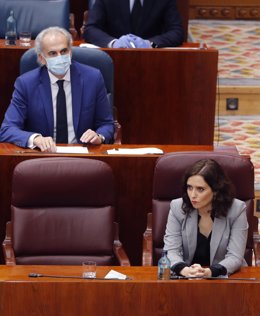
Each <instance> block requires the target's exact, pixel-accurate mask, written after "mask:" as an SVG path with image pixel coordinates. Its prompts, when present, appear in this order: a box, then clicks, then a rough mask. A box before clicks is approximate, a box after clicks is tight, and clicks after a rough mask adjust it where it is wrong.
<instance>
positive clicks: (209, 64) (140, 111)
mask: <svg viewBox="0 0 260 316" xmlns="http://www.w3.org/2000/svg"><path fill="white" fill-rule="evenodd" d="M194 46H195V45H192V46H191V45H188V46H187V45H186V47H183V48H173V49H135V50H133V49H104V50H105V51H106V52H107V53H108V54H109V55H110V56H111V57H112V59H113V61H114V66H115V89H114V91H115V95H114V105H115V106H116V107H117V109H118V118H119V122H120V123H121V125H122V126H123V135H122V141H123V143H124V144H176V145H181V144H187V145H188V144H190V145H212V144H213V132H214V117H215V99H216V81H217V62H218V52H217V51H216V50H215V49H204V50H200V49H198V48H196V47H194ZM197 46H198V45H197ZM23 53H24V48H22V47H20V46H15V47H12V48H10V47H6V46H5V45H4V42H3V40H0V69H1V76H0V89H1V90H0V93H1V107H0V122H2V119H3V117H4V113H5V111H6V109H7V107H8V105H9V103H10V99H11V95H12V91H13V85H14V81H15V79H16V77H17V76H18V74H19V59H20V57H21V55H22V54H23ZM7 61H8V62H7Z"/></svg>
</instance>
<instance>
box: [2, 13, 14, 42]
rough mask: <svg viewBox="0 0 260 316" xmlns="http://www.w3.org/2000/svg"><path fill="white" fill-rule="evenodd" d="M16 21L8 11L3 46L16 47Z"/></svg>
mask: <svg viewBox="0 0 260 316" xmlns="http://www.w3.org/2000/svg"><path fill="white" fill-rule="evenodd" d="M16 39H17V33H16V20H15V18H14V11H13V10H11V11H10V16H9V17H8V19H7V21H6V33H5V45H16Z"/></svg>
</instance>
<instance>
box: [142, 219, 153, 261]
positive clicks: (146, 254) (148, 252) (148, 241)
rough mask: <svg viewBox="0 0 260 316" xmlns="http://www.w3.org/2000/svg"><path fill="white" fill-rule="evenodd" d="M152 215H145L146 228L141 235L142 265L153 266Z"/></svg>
mask: <svg viewBox="0 0 260 316" xmlns="http://www.w3.org/2000/svg"><path fill="white" fill-rule="evenodd" d="M152 219H153V217H152V213H148V214H147V227H146V230H145V232H144V234H143V255H142V265H143V266H152V265H153V235H152Z"/></svg>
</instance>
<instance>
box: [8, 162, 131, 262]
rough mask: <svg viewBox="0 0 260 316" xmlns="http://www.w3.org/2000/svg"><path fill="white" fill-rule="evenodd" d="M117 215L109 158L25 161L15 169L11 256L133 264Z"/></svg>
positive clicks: (16, 259)
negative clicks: (119, 227) (106, 160)
mask: <svg viewBox="0 0 260 316" xmlns="http://www.w3.org/2000/svg"><path fill="white" fill-rule="evenodd" d="M114 220H115V185H114V176H113V172H112V169H111V168H110V166H109V165H108V164H106V163H105V162H102V161H99V160H95V159H87V158H70V157H52V158H38V159H31V160H30V159H29V160H26V161H23V162H21V163H19V164H18V165H17V166H16V167H15V169H14V173H13V183H12V199H11V222H8V223H7V229H6V238H5V241H4V243H3V251H4V256H5V262H6V264H8V265H15V264H23V265H27V264H36V265H81V264H82V262H84V261H87V260H92V261H96V262H97V264H98V265H130V262H129V260H128V257H127V255H126V254H125V252H124V249H123V247H122V244H121V243H120V241H119V239H118V228H117V224H116V223H114Z"/></svg>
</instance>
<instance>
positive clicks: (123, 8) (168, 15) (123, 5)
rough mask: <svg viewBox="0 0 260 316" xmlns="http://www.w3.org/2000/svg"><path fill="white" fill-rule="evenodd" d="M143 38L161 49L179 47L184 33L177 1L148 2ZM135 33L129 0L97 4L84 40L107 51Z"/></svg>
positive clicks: (104, 1) (112, 0)
mask: <svg viewBox="0 0 260 316" xmlns="http://www.w3.org/2000/svg"><path fill="white" fill-rule="evenodd" d="M146 1H147V2H146V3H145V4H144V15H143V20H142V23H141V24H142V27H141V30H140V34H138V35H139V36H140V37H142V38H143V39H148V40H150V41H152V42H154V43H155V44H157V45H158V47H173V46H178V45H180V44H181V43H182V42H183V36H184V31H183V27H182V21H181V17H180V14H179V12H178V9H177V6H176V1H175V0H160V1H158V0H146ZM129 33H131V27H130V12H129V2H128V1H127V0H120V1H119V0H96V2H95V5H94V7H93V8H92V9H91V10H90V11H89V16H88V23H87V27H86V30H85V34H84V38H85V40H86V41H87V42H90V43H92V44H95V45H98V46H101V47H107V45H108V43H109V42H111V41H112V40H113V39H115V38H119V37H120V36H122V35H126V34H129Z"/></svg>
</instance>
